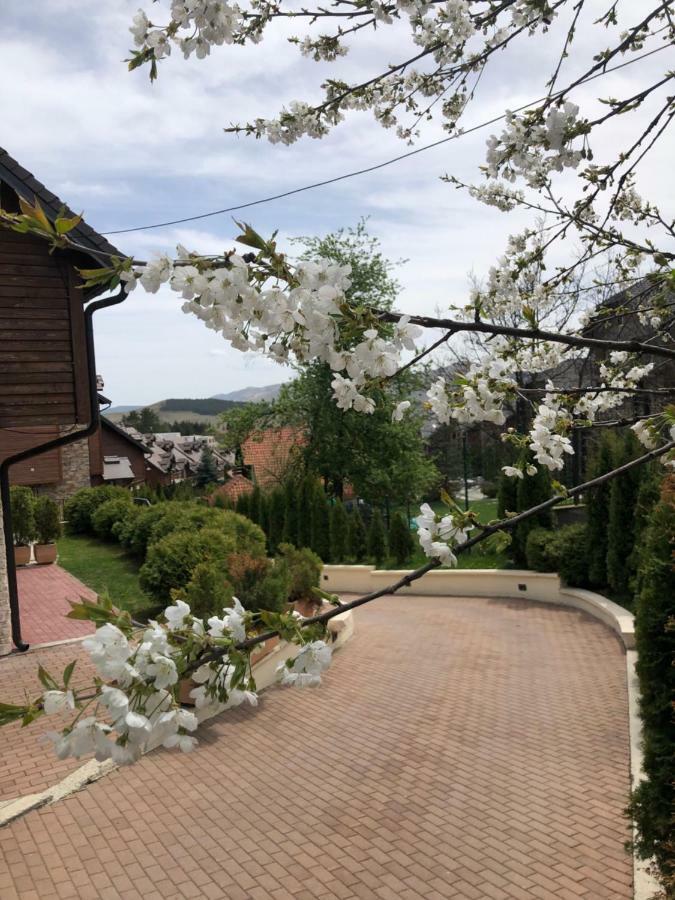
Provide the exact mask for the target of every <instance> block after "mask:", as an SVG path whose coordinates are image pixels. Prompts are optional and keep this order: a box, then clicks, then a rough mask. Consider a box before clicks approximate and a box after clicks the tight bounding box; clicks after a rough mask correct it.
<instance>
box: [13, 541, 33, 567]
mask: <svg viewBox="0 0 675 900" xmlns="http://www.w3.org/2000/svg"><path fill="white" fill-rule="evenodd" d="M29 562H30V547H29V546H28V544H15V545H14V563H15V565H17V566H27V565H28V563H29Z"/></svg>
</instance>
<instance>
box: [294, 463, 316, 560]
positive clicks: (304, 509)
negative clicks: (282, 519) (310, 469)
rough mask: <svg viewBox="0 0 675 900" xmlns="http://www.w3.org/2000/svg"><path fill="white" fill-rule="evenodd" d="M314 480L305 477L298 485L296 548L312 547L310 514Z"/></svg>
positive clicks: (314, 486)
mask: <svg viewBox="0 0 675 900" xmlns="http://www.w3.org/2000/svg"><path fill="white" fill-rule="evenodd" d="M315 489H316V479H315V478H312V477H311V476H310V475H305V477H304V478H303V479H302V481H301V483H300V489H299V496H298V502H299V508H298V547H311V546H312V514H313V512H314V495H315Z"/></svg>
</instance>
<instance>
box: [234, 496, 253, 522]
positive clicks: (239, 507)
mask: <svg viewBox="0 0 675 900" xmlns="http://www.w3.org/2000/svg"><path fill="white" fill-rule="evenodd" d="M250 498H251V495H250V494H240V495H239V496H238V497H237V502H236V504H235V507H234V508H235V510H236V511H237V512H238V513H239V515H240V516H246V518H248V517H249V515H250V513H251V499H250Z"/></svg>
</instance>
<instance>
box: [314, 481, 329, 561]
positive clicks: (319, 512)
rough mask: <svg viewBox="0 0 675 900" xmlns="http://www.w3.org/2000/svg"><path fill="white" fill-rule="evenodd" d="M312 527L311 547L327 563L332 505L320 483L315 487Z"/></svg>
mask: <svg viewBox="0 0 675 900" xmlns="http://www.w3.org/2000/svg"><path fill="white" fill-rule="evenodd" d="M311 526H312V527H311V531H312V534H311V543H310V546H311V548H312V550H313V551H314V552H315V553H316V555H317V556H318V557H320V559H322V560H323V561H324V562H327V561H328V560H329V559H330V504H329V503H328V497H327V496H326V492H325V491H324V489H323V486H322V485H321V484H320V483H319V482H317V483H316V485H315V487H314V495H313V498H312V522H311Z"/></svg>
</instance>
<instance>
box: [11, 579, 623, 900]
mask: <svg viewBox="0 0 675 900" xmlns="http://www.w3.org/2000/svg"><path fill="white" fill-rule="evenodd" d="M3 665H4V663H2V662H0V670H1V669H2V667H3ZM32 731H33V737H34V738H35V731H36V729H33V730H32ZM3 737H4V735H3ZM628 750H629V748H628V723H627V699H626V676H625V658H624V652H623V649H622V647H621V645H620V643H619V641H618V640H617V638H616V637H615V636H614V634H613V633H612V632H610V631H609V630H608V629H607V628H605V627H604V626H603V625H602V624H600V623H599V622H598V621H596V620H594V619H591V618H590V617H588V616H586V615H585V614H583V613H581V612H578V611H576V610H571V609H566V608H560V607H555V606H549V605H542V604H537V603H532V602H529V601H520V600H518V601H495V600H488V599H480V600H479V599H456V598H453V599H441V598H433V597H388V598H387V597H385V598H383V599H381V600H380V601H377V602H375V603H373V604H371V605H369V606H367V607H363V608H361V609H359V610H358V611H357V613H356V634H355V636H354V638H353V639H352V641H351V643H350V644H349V645H348V646H347V647H346V648H345V649H344V650H342V651H341V652H340V653H338V654H337V655H336V658H335V663H334V665H333V667H332V668H331V670H329V672H328V673H327V675H326V678H325V683H324V685H323V686H322V687H321V688H319V689H317V690H307V691H298V690H292V689H278V688H273V689H271V690H269V691H267V692H266V693H265V694H264V695H263V696H262V697H261V702H260V707H259V708H258V709H257V710H243V709H238V710H235V711H234V712H230V713H226V714H224V715H222V716H220V717H217V718H215V719H213V720H211V721H210V722H208V723H207V724H206V726H205V727H204V730H203V733H202V740H201V744H200V747H199V748H198V749H197V750H196V751H195V752H194V753H193V754H191V755H189V756H182V755H180V754H178V753H177V752H175V751H165V750H160V751H156V752H154V753H152V754H149V755H148V756H146V757H144V758H143V759H142V760H141V761H140V762H139V763H138V764H136V765H135V766H133V767H131V768H127V769H121V770H116V771H115V772H113V773H112V774H111V775H109V776H107V777H105V778H104V779H102V780H100V781H98V782H96V783H94V784H92V785H90V786H88V787H87V788H86V789H85V790H82V791H80V792H78V793H75V794H72V795H71V796H69V797H68V798H67V799H65V800H62V801H59V802H57V803H55V804H53V805H51V806H48V807H44V808H42V809H40V810H36V811H33V812H30V813H28V814H27V815H25V816H23V817H22V818H21V819H18V820H17V821H15V822H13V823H12V824H10V825H8V826H7V827H6V828H4V829H2V830H1V831H0V895H1V896H2V897H3V900H13V898H20V900H29V898H39V900H49V898H69V897H76V898H85V900H86V898H92V900H94V898H96V900H99V898H103V900H114V898H124V900H134V898H141V897H143V898H145V900H160V898H168V897H196V898H227V900H264V898H273V900H287V898H297V900H322V898H341V900H356V898H373V900H417V898H429V900H432V898H434V900H446V898H457V900H472V898H476V900H486V898H491V900H513V898H516V900H532V898H536V900H578V898H588V900H591V898H592V900H601V898H612V900H628V898H630V897H631V896H632V892H631V876H632V863H631V859H630V857H629V856H628V855H627V854H626V853H625V851H624V849H623V843H624V840H625V839H626V838H627V837H628V829H627V823H626V821H625V819H624V818H623V817H622V810H623V808H624V806H625V804H626V798H627V794H628V789H629V778H628Z"/></svg>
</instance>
